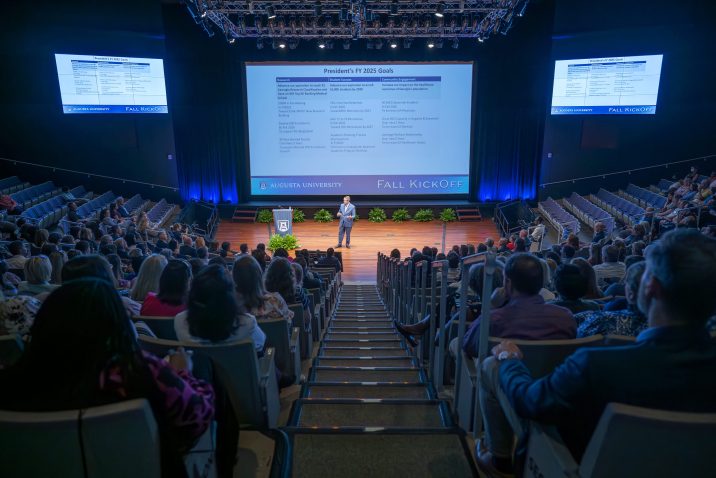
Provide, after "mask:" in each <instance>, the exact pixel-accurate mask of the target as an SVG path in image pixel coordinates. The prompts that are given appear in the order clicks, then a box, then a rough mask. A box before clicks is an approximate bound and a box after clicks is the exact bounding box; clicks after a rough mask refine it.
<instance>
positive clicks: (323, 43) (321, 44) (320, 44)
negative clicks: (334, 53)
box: [318, 40, 326, 50]
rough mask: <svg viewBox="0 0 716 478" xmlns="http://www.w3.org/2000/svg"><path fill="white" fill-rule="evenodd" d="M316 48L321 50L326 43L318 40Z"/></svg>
mask: <svg viewBox="0 0 716 478" xmlns="http://www.w3.org/2000/svg"><path fill="white" fill-rule="evenodd" d="M318 48H320V49H321V50H322V49H324V48H326V42H324V41H323V40H318Z"/></svg>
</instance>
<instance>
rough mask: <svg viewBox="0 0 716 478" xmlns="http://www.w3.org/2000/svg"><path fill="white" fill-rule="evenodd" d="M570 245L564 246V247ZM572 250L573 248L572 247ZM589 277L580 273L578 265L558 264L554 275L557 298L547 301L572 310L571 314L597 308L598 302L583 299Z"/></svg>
mask: <svg viewBox="0 0 716 478" xmlns="http://www.w3.org/2000/svg"><path fill="white" fill-rule="evenodd" d="M567 247H569V248H570V249H572V247H571V246H564V248H565V249H566V248H567ZM572 250H574V249H572ZM588 286H589V279H587V277H586V276H585V275H584V274H582V271H581V269H580V268H579V267H577V266H575V265H572V264H560V265H559V267H557V271H556V272H555V275H554V288H555V289H557V294H559V298H558V299H555V300H552V301H550V302H548V304H554V305H558V306H560V307H564V308H567V309H569V310H570V311H572V313H573V314H578V313H579V312H584V311H586V310H599V309H600V307H599V304H597V303H596V302H594V301H593V300H584V299H583V297H584V296H585V295H586V293H587V288H588Z"/></svg>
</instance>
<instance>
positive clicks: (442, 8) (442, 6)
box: [435, 2, 445, 18]
mask: <svg viewBox="0 0 716 478" xmlns="http://www.w3.org/2000/svg"><path fill="white" fill-rule="evenodd" d="M443 15H445V2H440V3H438V6H437V8H436V10H435V16H436V17H438V18H442V17H443Z"/></svg>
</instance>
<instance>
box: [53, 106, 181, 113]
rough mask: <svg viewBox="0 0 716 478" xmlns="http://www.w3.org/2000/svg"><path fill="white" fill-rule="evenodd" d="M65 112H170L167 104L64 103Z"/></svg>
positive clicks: (63, 109)
mask: <svg viewBox="0 0 716 478" xmlns="http://www.w3.org/2000/svg"><path fill="white" fill-rule="evenodd" d="M62 111H63V112H64V113H74V114H89V113H91V114H97V113H114V114H131V113H168V112H169V110H168V109H167V106H166V105H62Z"/></svg>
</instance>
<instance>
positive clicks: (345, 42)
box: [343, 40, 351, 50]
mask: <svg viewBox="0 0 716 478" xmlns="http://www.w3.org/2000/svg"><path fill="white" fill-rule="evenodd" d="M343 49H344V50H350V49H351V41H350V40H343Z"/></svg>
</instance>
